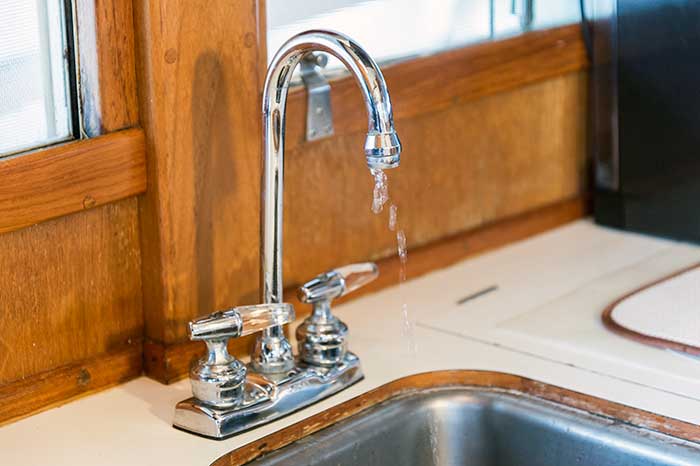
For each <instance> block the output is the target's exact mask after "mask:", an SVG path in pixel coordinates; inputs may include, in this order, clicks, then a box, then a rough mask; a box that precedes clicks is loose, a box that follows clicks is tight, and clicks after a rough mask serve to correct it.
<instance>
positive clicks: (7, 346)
mask: <svg viewBox="0 0 700 466" xmlns="http://www.w3.org/2000/svg"><path fill="white" fill-rule="evenodd" d="M139 255H140V251H139V242H138V212H137V209H136V199H134V198H130V199H126V200H123V201H120V202H117V203H113V204H108V205H105V206H102V207H98V208H95V209H90V210H88V211H85V212H81V213H79V214H75V215H71V216H66V217H61V218H59V219H56V220H51V221H48V222H44V223H41V224H39V225H35V226H32V227H29V228H25V229H23V230H17V231H13V232H10V233H5V234H3V235H0V283H2V284H3V286H1V287H0V309H2V319H0V385H3V384H7V383H9V382H13V381H16V380H20V379H24V378H28V377H32V376H34V375H35V374H39V373H41V372H44V371H48V370H51V369H54V368H56V367H61V366H64V365H67V364H72V363H75V362H76V361H81V360H84V359H90V358H93V357H95V356H97V355H101V354H106V353H110V352H112V351H117V350H121V349H123V348H124V347H126V346H130V345H136V344H139V341H140V338H141V335H142V331H143V316H142V313H141V292H140V290H141V280H140V260H139Z"/></svg>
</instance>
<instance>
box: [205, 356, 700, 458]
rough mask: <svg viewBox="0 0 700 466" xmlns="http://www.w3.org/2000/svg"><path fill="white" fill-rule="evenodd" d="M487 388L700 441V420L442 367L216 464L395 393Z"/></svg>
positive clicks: (293, 437) (266, 448)
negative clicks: (662, 414) (679, 417)
mask: <svg viewBox="0 0 700 466" xmlns="http://www.w3.org/2000/svg"><path fill="white" fill-rule="evenodd" d="M449 387H454V388H467V387H471V388H484V389H496V390H508V391H509V392H515V393H519V394H523V395H529V396H534V397H537V398H540V399H543V400H547V401H552V402H554V403H559V404H561V405H563V406H568V407H571V408H574V409H578V410H581V411H585V412H588V413H591V414H594V415H597V416H603V417H606V418H612V419H616V420H619V421H620V422H623V423H627V424H629V425H631V426H635V427H640V428H642V429H649V430H652V431H656V432H660V433H663V434H666V435H671V436H673V437H677V438H681V439H685V440H690V441H693V442H698V441H700V426H696V425H693V424H690V423H687V422H683V421H679V420H677V419H672V418H668V417H664V416H660V415H658V414H654V413H650V412H648V411H642V410H640V409H635V408H631V407H629V406H625V405H621V404H618V403H613V402H611V401H607V400H603V399H601V398H596V397H593V396H590V395H585V394H583V393H578V392H574V391H571V390H567V389H564V388H560V387H556V386H553V385H549V384H546V383H542V382H538V381H536V380H532V379H527V378H525V377H519V376H517V375H511V374H504V373H501V372H489V371H465V370H455V371H438V372H427V373H423V374H417V375H411V376H408V377H404V378H401V379H398V380H395V381H393V382H390V383H388V384H386V385H382V386H381V387H378V388H375V389H374V390H371V391H369V392H367V393H365V394H362V395H360V396H358V397H355V398H353V399H351V400H348V401H346V402H344V403H341V404H340V405H338V406H334V407H332V408H330V409H327V410H325V411H323V412H320V413H318V414H316V415H314V416H311V417H310V418H308V419H304V420H302V421H299V422H297V423H295V424H292V425H291V426H289V427H286V428H284V429H282V430H279V431H277V432H275V433H272V434H270V435H267V436H265V437H263V438H261V439H258V440H256V441H254V442H251V443H249V444H247V445H245V446H243V447H241V448H238V449H236V450H234V451H232V452H230V453H227V454H226V455H224V456H222V457H221V458H219V459H218V460H216V461H215V462H214V463H212V466H238V465H242V464H246V463H248V462H249V461H252V460H254V459H255V458H258V457H260V456H262V455H264V454H266V453H269V452H271V451H274V450H277V449H279V448H282V447H284V446H286V445H289V444H290V443H292V442H295V441H297V440H300V439H302V438H304V437H305V436H307V435H311V434H313V433H315V432H318V431H320V430H321V429H325V428H326V427H329V426H331V425H333V424H335V423H337V422H339V421H342V420H343V419H347V418H348V417H350V416H353V415H355V414H358V413H360V412H362V411H364V410H366V409H368V408H370V407H372V406H376V405H377V404H379V403H382V402H384V401H387V400H389V399H391V398H393V397H397V396H400V395H407V394H410V393H419V392H420V391H423V390H430V389H436V388H449Z"/></svg>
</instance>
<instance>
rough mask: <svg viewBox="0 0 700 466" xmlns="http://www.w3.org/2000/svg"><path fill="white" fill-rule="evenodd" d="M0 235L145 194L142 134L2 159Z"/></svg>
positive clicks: (129, 132) (123, 134)
mask: <svg viewBox="0 0 700 466" xmlns="http://www.w3.org/2000/svg"><path fill="white" fill-rule="evenodd" d="M0 179H1V180H2V183H0V233H4V232H8V231H12V230H16V229H18V228H23V227H26V226H29V225H33V224H35V223H38V222H41V221H44V220H47V219H51V218H56V217H60V216H62V215H66V214H69V213H73V212H80V211H81V210H85V209H90V208H92V207H96V206H100V205H104V204H107V203H109V202H114V201H117V200H119V199H123V198H126V197H129V196H134V195H136V194H139V193H142V192H143V191H145V189H146V158H145V147H144V138H143V131H141V130H138V129H132V130H126V131H121V132H118V133H113V134H110V135H108V136H101V137H98V138H94V139H88V140H84V141H79V142H69V143H66V144H62V145H58V146H53V147H50V148H47V149H41V150H38V151H35V152H32V153H29V154H21V155H18V156H15V157H11V158H5V159H0Z"/></svg>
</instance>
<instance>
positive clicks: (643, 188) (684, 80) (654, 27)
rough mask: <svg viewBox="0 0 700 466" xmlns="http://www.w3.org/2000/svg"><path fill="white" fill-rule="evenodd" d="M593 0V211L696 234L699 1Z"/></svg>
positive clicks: (674, 233) (699, 238)
mask: <svg viewBox="0 0 700 466" xmlns="http://www.w3.org/2000/svg"><path fill="white" fill-rule="evenodd" d="M593 1H595V2H598V3H603V4H616V5H617V9H616V11H614V13H612V14H611V15H609V16H608V17H607V18H604V20H603V19H601V20H599V21H597V22H596V23H594V36H596V35H597V37H598V43H599V45H600V44H603V45H605V47H602V46H601V47H598V48H596V49H595V53H597V57H595V59H594V63H595V68H594V70H593V77H594V79H593V83H594V88H593V90H592V95H593V96H594V97H595V98H596V100H594V101H593V102H592V105H593V107H592V108H593V112H594V119H593V127H594V129H595V132H596V137H595V141H594V147H593V151H594V153H595V154H596V155H597V161H598V164H597V169H596V173H597V186H598V193H599V195H598V196H597V202H596V207H595V210H596V218H597V219H598V220H599V221H600V223H603V224H605V225H611V226H621V227H623V228H625V229H629V230H634V231H640V232H644V233H651V234H654V235H659V236H666V237H671V238H676V239H681V240H690V241H694V242H700V216H698V215H696V213H695V211H696V209H697V207H696V206H697V199H698V198H700V152H699V151H698V147H700V131H698V128H699V127H700V91H699V88H698V76H699V75H700V27H698V24H700V2H698V1H697V0H644V1H640V0H617V1H615V0H593ZM610 86H612V87H610ZM615 165H616V168H615ZM612 168H615V169H613V170H612V172H613V174H614V178H615V179H608V177H607V176H605V175H607V174H608V173H609V172H611V169H612Z"/></svg>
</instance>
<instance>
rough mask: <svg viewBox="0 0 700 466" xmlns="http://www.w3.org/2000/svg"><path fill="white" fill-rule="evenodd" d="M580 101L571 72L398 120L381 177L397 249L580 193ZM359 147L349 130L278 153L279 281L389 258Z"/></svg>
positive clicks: (580, 84) (582, 92) (390, 239)
mask: <svg viewBox="0 0 700 466" xmlns="http://www.w3.org/2000/svg"><path fill="white" fill-rule="evenodd" d="M585 108H586V76H585V74H584V73H579V72H576V73H571V74H567V75H564V76H561V77H558V78H554V79H551V80H548V81H543V82H541V83H537V84H533V85H529V86H525V87H523V88H521V89H518V90H513V91H509V92H505V93H501V94H496V95H492V96H489V97H485V98H482V99H478V100H474V101H471V102H468V103H466V104H461V105H455V106H453V107H451V108H449V109H447V110H445V111H441V112H437V113H431V114H428V115H423V116H419V117H417V118H409V119H398V120H397V122H396V128H397V131H398V132H399V135H400V137H401V140H402V143H403V146H404V151H403V153H402V154H401V166H400V167H399V168H398V169H395V170H389V171H387V175H388V177H389V187H390V195H391V196H392V197H393V199H395V201H396V204H397V206H398V208H399V225H400V226H401V227H402V228H405V230H406V236H407V239H408V245H409V247H416V246H419V245H424V244H426V243H429V242H431V241H435V240H438V239H440V238H442V237H445V236H449V235H453V234H455V233H457V232H460V231H465V230H468V229H472V228H475V227H478V226H481V225H484V224H486V223H490V222H493V221H495V220H497V219H499V218H507V217H510V216H513V215H516V214H519V213H523V212H526V211H528V210H532V209H536V208H538V207H543V206H546V205H548V204H552V203H555V202H557V201H560V200H563V199H569V198H572V197H575V196H577V195H580V194H581V193H582V192H584V190H585V188H586V186H585V168H586V167H585ZM300 129H301V128H300ZM291 137H299V135H298V134H292V135H291ZM362 144H363V132H357V133H354V134H348V135H347V136H341V137H335V138H330V139H326V140H321V141H318V142H314V143H307V144H304V145H302V146H298V147H295V148H294V149H293V150H292V151H290V152H289V153H288V156H287V159H286V192H285V232H284V235H285V236H284V241H285V257H284V270H285V283H286V284H287V285H288V286H291V285H293V284H295V283H302V282H303V281H304V280H306V279H308V278H310V277H312V276H313V275H314V274H316V273H319V272H322V271H324V270H325V269H328V268H330V267H333V266H337V265H340V264H343V263H350V262H353V261H359V260H366V259H367V258H373V259H376V258H380V257H385V256H387V255H390V254H394V253H395V248H396V240H395V238H394V234H393V233H391V232H390V231H389V230H388V228H387V222H388V215H387V212H386V211H385V212H383V213H382V214H381V215H374V214H372V213H371V212H370V204H371V199H372V186H373V181H372V179H371V177H370V175H369V174H368V172H367V168H366V165H365V162H364V156H363V153H362Z"/></svg>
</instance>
